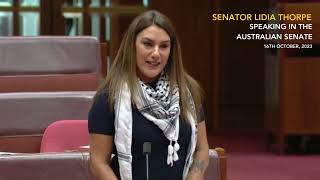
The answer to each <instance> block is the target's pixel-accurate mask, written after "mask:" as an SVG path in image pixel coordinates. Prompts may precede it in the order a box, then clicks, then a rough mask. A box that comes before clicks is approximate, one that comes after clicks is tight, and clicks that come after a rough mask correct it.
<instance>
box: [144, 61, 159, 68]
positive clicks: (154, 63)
mask: <svg viewBox="0 0 320 180" xmlns="http://www.w3.org/2000/svg"><path fill="white" fill-rule="evenodd" d="M146 63H147V64H148V65H150V66H153V67H154V66H158V65H159V64H160V62H159V61H146Z"/></svg>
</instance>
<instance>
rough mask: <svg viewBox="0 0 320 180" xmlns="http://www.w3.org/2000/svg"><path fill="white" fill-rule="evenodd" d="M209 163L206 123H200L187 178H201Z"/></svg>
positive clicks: (192, 179) (197, 179) (198, 179)
mask: <svg viewBox="0 0 320 180" xmlns="http://www.w3.org/2000/svg"><path fill="white" fill-rule="evenodd" d="M208 163H209V145H208V141H207V133H206V124H205V121H202V122H200V123H199V124H198V138H197V145H196V149H195V152H194V156H193V162H192V165H191V167H190V170H189V173H188V176H187V180H201V179H203V177H204V173H205V170H206V168H207V166H208Z"/></svg>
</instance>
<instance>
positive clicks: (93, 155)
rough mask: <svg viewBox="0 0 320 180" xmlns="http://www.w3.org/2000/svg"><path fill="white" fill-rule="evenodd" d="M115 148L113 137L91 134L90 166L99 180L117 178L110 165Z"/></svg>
mask: <svg viewBox="0 0 320 180" xmlns="http://www.w3.org/2000/svg"><path fill="white" fill-rule="evenodd" d="M112 148H113V137H112V136H108V135H103V134H90V168H91V172H92V173H93V175H94V176H95V178H96V179H97V180H116V179H117V177H116V175H115V174H114V172H113V171H112V169H111V167H110V166H109V162H110V159H111V153H112Z"/></svg>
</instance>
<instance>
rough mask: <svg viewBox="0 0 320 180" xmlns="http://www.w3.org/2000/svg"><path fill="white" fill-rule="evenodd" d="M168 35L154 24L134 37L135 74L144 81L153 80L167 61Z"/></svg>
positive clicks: (168, 49)
mask: <svg viewBox="0 0 320 180" xmlns="http://www.w3.org/2000/svg"><path fill="white" fill-rule="evenodd" d="M170 45H171V43H170V37H169V35H168V34H167V32H166V31H165V30H164V29H162V28H159V27H158V26H156V25H151V26H149V27H147V28H145V29H144V30H143V31H141V32H140V33H139V34H138V35H137V38H136V55H137V57H136V58H137V76H138V77H139V78H140V79H141V80H142V81H144V82H145V83H150V82H153V81H155V80H156V79H157V78H158V76H159V75H160V73H161V72H162V70H163V69H164V67H165V66H166V64H167V62H168V58H169V55H170Z"/></svg>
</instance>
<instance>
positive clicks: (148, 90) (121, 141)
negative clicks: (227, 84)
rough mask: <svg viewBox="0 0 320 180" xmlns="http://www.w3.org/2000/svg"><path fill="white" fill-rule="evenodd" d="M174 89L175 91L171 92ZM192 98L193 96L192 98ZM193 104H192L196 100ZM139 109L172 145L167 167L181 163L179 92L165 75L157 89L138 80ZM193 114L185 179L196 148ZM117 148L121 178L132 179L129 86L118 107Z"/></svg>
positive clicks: (169, 146) (118, 98) (189, 114)
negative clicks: (177, 162)
mask: <svg viewBox="0 0 320 180" xmlns="http://www.w3.org/2000/svg"><path fill="white" fill-rule="evenodd" d="M171 88H172V89H171ZM190 97H191V96H190ZM190 99H191V101H192V102H191V103H192V104H193V100H192V98H190ZM136 106H137V108H138V110H139V111H140V112H141V114H142V115H143V116H144V117H145V118H146V119H148V120H149V121H152V122H153V123H154V124H155V125H157V126H158V127H159V128H160V129H161V130H162V132H163V134H164V135H165V136H166V138H167V139H168V140H169V141H170V143H169V144H168V155H167V164H168V165H169V166H173V163H174V162H175V161H178V160H179V157H178V153H177V152H178V151H179V149H180V146H179V144H178V139H179V116H180V105H179V88H178V87H177V86H174V87H170V83H169V81H168V80H167V77H166V76H165V75H162V76H160V78H159V80H158V81H157V83H156V85H155V88H153V87H151V86H150V85H148V84H145V83H144V82H143V81H141V80H139V84H138V98H137V102H136ZM192 114H194V113H191V112H190V113H188V120H189V122H190V124H191V130H192V131H191V132H192V133H191V140H190V145H189V148H188V155H187V159H186V164H185V167H184V172H183V179H185V178H186V176H187V174H188V171H189V168H190V165H191V163H192V157H193V153H194V150H195V146H196V122H195V117H193V115H192ZM114 141H115V145H116V148H117V153H118V160H119V168H120V175H121V179H122V180H131V179H132V165H131V163H132V155H131V144H132V108H131V93H130V90H129V88H128V85H127V84H122V87H121V90H120V92H119V96H118V97H117V98H116V103H115V139H114Z"/></svg>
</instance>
